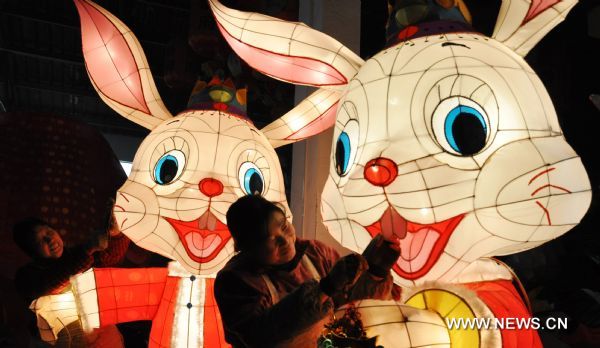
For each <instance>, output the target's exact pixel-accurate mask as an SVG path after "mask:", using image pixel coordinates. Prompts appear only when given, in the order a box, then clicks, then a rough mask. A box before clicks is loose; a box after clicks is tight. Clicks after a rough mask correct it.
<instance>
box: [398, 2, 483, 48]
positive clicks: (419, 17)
mask: <svg viewBox="0 0 600 348" xmlns="http://www.w3.org/2000/svg"><path fill="white" fill-rule="evenodd" d="M389 13H390V16H389V19H388V27H387V46H392V45H395V44H397V43H399V42H402V41H406V40H409V39H415V38H418V37H422V36H427V35H435V34H443V33H455V32H472V31H474V30H473V28H472V27H471V15H470V14H469V10H468V9H467V7H466V5H465V4H464V3H463V2H462V0H397V1H396V2H395V4H394V5H393V6H391V5H390V9H389Z"/></svg>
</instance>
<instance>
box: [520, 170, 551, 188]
mask: <svg viewBox="0 0 600 348" xmlns="http://www.w3.org/2000/svg"><path fill="white" fill-rule="evenodd" d="M554 169H556V168H554V167H552V168H548V169H546V170H544V171H543V172H541V173H538V174H536V176H534V177H533V178H531V180H529V184H527V185H531V183H532V182H533V181H534V180H535V179H537V178H539V177H540V176H542V175H544V174H546V173H548V172H551V171H553V170H554Z"/></svg>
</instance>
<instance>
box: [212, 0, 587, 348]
mask: <svg viewBox="0 0 600 348" xmlns="http://www.w3.org/2000/svg"><path fill="white" fill-rule="evenodd" d="M209 2H210V4H211V8H212V10H213V13H214V15H215V18H216V20H217V22H218V25H219V28H220V30H221V33H222V34H223V35H224V37H225V38H226V40H227V41H228V42H229V44H230V45H231V46H232V47H233V49H234V50H235V51H236V52H237V53H238V54H239V55H240V56H241V57H242V58H243V59H245V60H246V61H247V62H248V63H249V64H250V65H252V66H253V67H255V68H256V69H258V70H260V71H262V72H264V73H265V74H267V75H270V76H273V77H275V78H279V79H281V80H284V81H288V82H290V83H296V84H308V85H312V86H318V87H322V88H328V89H332V90H341V89H343V91H344V95H343V97H342V99H341V100H340V102H339V107H338V111H337V115H336V123H335V131H334V136H333V144H332V148H331V165H330V168H329V177H328V180H327V182H326V184H325V188H324V190H323V194H322V207H321V208H322V215H323V220H324V223H325V225H326V226H327V229H328V231H329V232H330V233H331V235H332V236H333V237H334V238H335V239H336V240H338V241H339V242H340V243H341V244H342V245H344V246H345V247H348V248H350V249H352V250H354V251H356V252H361V251H362V250H363V249H364V248H365V247H366V246H367V245H368V243H369V241H370V240H371V239H372V237H373V236H375V235H377V234H379V233H382V234H383V235H387V236H390V237H392V236H395V237H397V238H398V239H400V246H401V249H402V255H401V257H400V258H399V260H398V262H397V263H396V264H395V265H394V268H393V271H394V272H393V275H394V279H395V281H396V282H397V283H398V284H400V285H403V286H405V287H407V288H408V289H410V291H406V292H405V293H407V294H411V295H412V296H416V294H418V293H420V292H427V291H434V290H444V291H449V292H451V293H453V294H454V295H456V296H457V297H458V298H461V299H462V301H465V303H466V304H468V305H469V306H470V307H473V308H475V307H478V308H479V307H481V308H484V309H486V310H487V311H488V312H489V313H488V314H490V313H491V314H490V315H493V316H495V317H511V316H513V317H528V316H529V313H528V311H527V309H526V308H525V306H524V304H523V303H522V301H521V299H520V298H519V295H518V293H517V292H516V291H515V289H514V287H513V286H512V284H511V283H510V281H511V280H512V279H513V275H512V274H511V273H510V272H509V270H508V269H507V267H505V266H504V265H501V264H499V263H496V262H494V261H491V260H490V259H488V257H491V256H495V255H506V254H512V253H516V252H520V251H523V250H527V249H531V248H534V247H536V246H538V245H540V244H543V243H545V242H547V241H549V240H551V239H553V238H556V237H558V236H560V235H562V234H564V233H565V232H567V231H568V230H570V229H571V228H573V227H574V226H575V225H576V224H578V223H579V221H580V220H581V218H582V217H583V216H584V214H585V213H586V211H587V209H588V207H589V204H590V200H591V189H590V183H589V180H588V177H587V174H586V171H585V169H584V167H583V165H582V163H581V160H580V158H579V157H578V155H577V154H576V153H575V151H574V150H573V149H572V148H571V147H570V146H569V144H568V143H567V142H566V140H565V138H564V136H563V133H562V131H561V129H560V126H559V123H558V119H557V116H556V112H555V110H554V107H553V106H552V102H551V100H550V97H549V96H548V93H547V92H546V90H545V88H544V86H543V84H542V82H541V81H540V80H539V78H538V77H537V75H536V74H535V73H534V72H533V71H532V70H531V68H530V67H529V66H528V65H527V63H526V62H525V61H524V60H523V58H522V56H524V55H525V54H527V52H528V51H529V50H530V49H531V48H532V47H533V46H534V45H535V44H536V43H537V42H538V41H539V40H541V39H542V38H543V37H544V35H545V34H546V33H547V32H548V31H550V30H551V29H552V28H553V27H554V26H555V25H557V24H558V23H559V22H560V21H562V20H563V19H564V17H565V16H566V14H567V13H568V11H569V10H570V9H571V8H572V7H573V6H574V5H575V3H576V1H574V0H566V1H559V0H556V1H542V0H534V1H529V0H512V1H508V0H505V1H503V2H502V6H501V9H500V14H499V16H498V22H497V24H496V28H495V30H494V34H493V35H492V37H491V38H490V37H486V36H484V35H482V34H479V33H476V32H473V31H472V30H470V29H468V27H467V26H464V25H461V24H457V23H454V22H447V21H439V22H435V23H429V24H424V25H419V26H411V27H410V28H407V31H406V32H404V34H403V35H401V36H398V37H397V38H398V39H401V40H404V41H400V42H397V43H396V44H394V45H392V46H390V47H388V48H386V49H385V50H383V51H381V52H379V53H378V54H376V55H375V56H373V57H372V58H371V59H369V60H368V61H366V62H363V61H362V60H361V59H360V58H358V57H357V56H356V55H355V54H353V53H352V52H350V51H349V50H348V49H347V48H345V47H344V46H343V45H342V44H340V43H339V42H337V41H335V40H334V39H332V38H331V37H329V36H327V35H325V34H323V33H320V32H318V31H316V30H313V29H311V28H309V27H307V26H306V25H304V24H302V23H291V22H286V21H282V20H279V19H276V18H273V17H268V16H264V15H261V14H256V13H245V12H241V11H235V10H232V9H229V8H227V7H225V6H223V5H222V4H220V3H219V2H218V1H216V0H209ZM408 29H410V30H408ZM273 33H277V35H275V34H273ZM411 298H412V297H411V296H408V295H407V298H405V299H404V300H405V301H409V300H410V299H411ZM509 305H510V306H509ZM507 306H508V308H511V309H510V310H509V311H507V312H505V311H504V309H505V308H507ZM426 308H429V309H430V310H440V309H439V308H438V309H436V308H432V307H426ZM476 315H477V316H480V315H483V314H481V313H479V314H478V313H476ZM501 333H502V337H498V339H497V340H495V341H494V342H495V343H493V344H492V345H504V346H513V344H518V342H521V343H523V342H528V344H527V345H529V346H539V344H540V342H539V338H538V337H537V334H535V333H533V334H532V333H530V332H526V331H525V330H521V331H519V330H513V331H509V330H501ZM482 337H483V336H482ZM479 343H480V344H481V345H484V344H490V343H489V342H488V341H485V340H483V339H481V340H480V341H479Z"/></svg>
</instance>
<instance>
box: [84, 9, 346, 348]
mask: <svg viewBox="0 0 600 348" xmlns="http://www.w3.org/2000/svg"><path fill="white" fill-rule="evenodd" d="M75 4H76V5H77V10H78V12H79V15H80V18H81V31H82V45H83V55H84V58H85V62H86V68H87V70H88V74H89V76H90V79H91V81H92V85H93V86H94V88H95V89H96V91H97V92H98V94H99V95H100V97H101V98H102V99H103V100H104V101H105V102H106V103H107V104H108V105H109V106H110V107H111V108H112V109H113V110H115V111H116V112H118V113H119V114H121V115H122V116H123V117H125V118H127V119H129V120H131V121H133V122H135V123H137V124H139V125H141V126H144V127H146V128H148V129H149V130H151V132H150V134H149V135H148V136H147V137H146V139H145V140H144V141H143V143H142V144H141V146H140V148H139V149H138V151H137V153H136V156H135V158H134V161H133V167H132V170H131V174H130V176H129V178H128V180H127V182H126V183H125V184H124V185H123V186H122V187H121V188H120V189H119V191H118V193H117V197H116V204H115V216H116V219H117V223H118V224H119V226H120V228H121V230H122V231H123V233H125V234H126V235H127V236H128V237H129V238H130V239H131V240H132V241H133V242H134V243H136V244H137V245H138V246H140V247H143V248H145V249H147V250H150V251H153V252H156V253H159V254H162V255H164V256H166V257H168V258H170V259H172V260H174V261H173V262H172V263H170V265H169V269H168V270H167V269H93V270H90V271H88V272H86V273H84V274H82V275H79V276H76V277H74V279H73V280H72V283H73V285H74V288H75V298H76V301H77V303H78V305H79V309H80V311H79V314H80V316H81V320H82V322H83V324H84V327H85V328H86V329H88V330H89V329H92V328H95V327H101V326H103V325H107V324H114V323H122V322H127V321H137V320H153V325H152V329H151V333H150V346H152V347H171V346H173V347H175V346H186V347H202V346H208V347H217V346H220V345H225V342H224V335H223V331H222V328H221V326H220V325H221V324H220V315H219V313H218V309H217V307H216V304H215V300H214V296H213V290H212V287H213V281H214V276H215V274H216V272H217V271H219V269H221V267H223V266H224V265H225V263H226V262H227V261H228V260H229V258H230V257H231V256H232V255H233V252H234V250H233V241H232V239H231V236H230V234H229V231H228V230H227V226H226V221H225V213H226V212H227V209H228V208H229V206H230V205H231V203H233V202H235V201H236V200H237V199H238V198H239V197H241V196H244V195H248V194H255V193H258V194H261V195H262V196H264V197H265V198H266V199H268V200H270V201H274V202H279V203H280V204H281V205H283V206H284V207H285V208H286V212H287V214H288V215H289V218H291V215H290V213H289V211H290V209H289V208H288V206H287V202H286V197H285V190H284V185H283V175H282V173H281V168H280V165H279V160H278V158H277V154H276V153H275V150H274V146H280V145H283V144H286V143H291V142H294V141H298V140H300V139H303V138H305V137H308V136H311V135H313V134H317V133H319V132H321V131H323V130H325V129H327V128H328V127H331V126H332V125H333V121H334V117H333V115H335V111H334V110H335V105H336V103H337V101H338V100H339V95H340V92H338V91H327V90H317V91H316V92H314V93H313V94H312V95H310V96H309V97H307V99H306V100H304V101H303V102H301V103H300V104H299V105H298V106H297V107H296V108H294V109H293V110H291V111H290V112H288V113H287V114H285V115H283V116H282V117H281V118H280V119H278V120H276V121H275V122H273V123H272V124H270V125H268V126H267V127H266V128H265V129H263V130H262V131H259V130H258V129H257V128H255V127H254V125H253V124H252V122H251V121H250V120H249V119H247V118H246V117H245V115H242V114H239V113H235V112H236V110H234V109H231V108H228V107H227V106H225V108H223V105H222V104H223V102H225V100H220V102H219V103H216V104H213V105H217V104H218V105H217V106H214V107H213V108H207V109H204V110H187V111H184V112H182V113H180V114H178V115H177V116H172V115H171V114H170V113H169V111H168V110H167V109H166V107H165V106H164V105H163V103H162V101H161V99H160V96H159V95H158V92H157V90H156V86H155V84H154V81H153V78H152V74H151V72H150V69H149V67H148V63H147V61H146V58H145V55H144V53H143V50H142V48H141V46H140V44H139V42H138V40H137V39H136V38H135V36H134V35H133V33H132V32H131V31H130V30H129V29H128V28H127V27H126V26H125V24H123V23H122V22H121V21H120V20H119V19H117V18H116V17H115V16H113V15H112V14H111V13H109V12H108V11H106V10H105V9H103V8H102V7H100V6H98V5H97V4H95V3H93V2H91V1H85V0H76V1H75ZM240 96H241V97H243V95H241V94H240ZM211 97H215V96H214V95H213V96H211ZM216 97H218V96H216ZM238 99H239V98H238ZM241 99H243V98H241ZM225 110H227V111H225Z"/></svg>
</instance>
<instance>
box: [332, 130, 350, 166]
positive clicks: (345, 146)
mask: <svg viewBox="0 0 600 348" xmlns="http://www.w3.org/2000/svg"><path fill="white" fill-rule="evenodd" d="M349 163H350V137H349V136H348V133H346V132H342V133H341V134H340V136H339V137H338V140H337V143H336V145H335V170H336V171H337V173H338V175H340V176H342V175H344V174H346V172H347V171H348V164H349Z"/></svg>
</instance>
